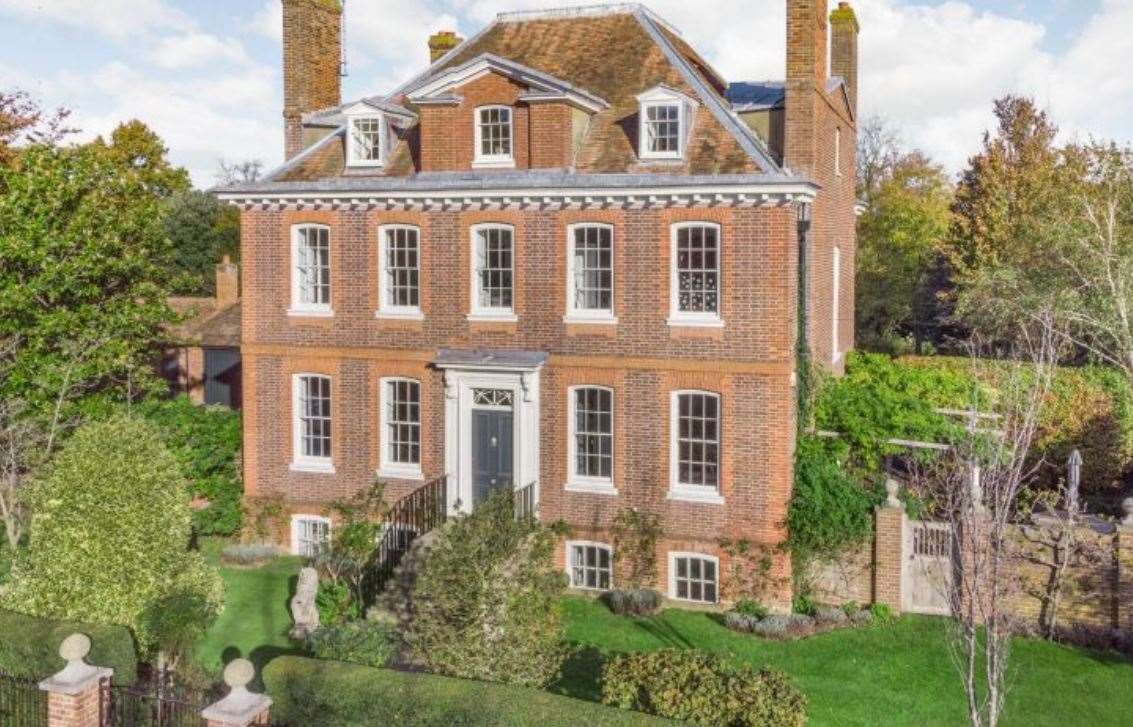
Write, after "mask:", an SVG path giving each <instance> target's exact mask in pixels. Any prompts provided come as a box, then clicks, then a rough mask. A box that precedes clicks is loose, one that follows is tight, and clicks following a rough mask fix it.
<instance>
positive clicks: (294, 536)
mask: <svg viewBox="0 0 1133 727" xmlns="http://www.w3.org/2000/svg"><path fill="white" fill-rule="evenodd" d="M305 520H306V521H310V522H316V523H322V524H324V525H326V526H327V539H328V541H329V539H330V533H331V528H333V527H334V525H333V524H332V523H331V521H330V518H326V517H323V516H322V515H304V514H302V513H295V514H294V515H292V516H291V554H292V555H301V553H300V552H299V529H298V528H297V527H296V526H297V525H298V524H299V523H300V522H303V521H305Z"/></svg>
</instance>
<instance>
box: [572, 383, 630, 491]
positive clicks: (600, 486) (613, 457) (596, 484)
mask: <svg viewBox="0 0 1133 727" xmlns="http://www.w3.org/2000/svg"><path fill="white" fill-rule="evenodd" d="M580 389H600V390H602V391H607V392H609V394H610V477H609V478H605V477H591V476H583V475H579V474H578V460H577V458H576V454H577V451H576V446H577V443H578V442H577V440H576V439H575V435H576V434H577V433H578V432H577V430H576V428H575V425H576V424H577V422H578V418H577V414H576V406H577V403H578V402H577V400H576V397H575V392H577V391H579V390H580ZM617 411H618V402H617V393H616V392H615V391H614V390H613V389H612V388H611V387H609V386H601V385H599V384H578V385H577V386H568V387H567V417H568V423H567V446H566V450H567V481H566V485H565V487H564V489H566V490H567V491H568V492H588V493H591V494H596V495H616V494H618V488H617V486H616V485H615V484H614V472H615V468H616V466H617V442H615V441H614V439H615V437H616V436H617V431H618V427H617V425H616V423H615V420H616V419H617V415H618V414H617Z"/></svg>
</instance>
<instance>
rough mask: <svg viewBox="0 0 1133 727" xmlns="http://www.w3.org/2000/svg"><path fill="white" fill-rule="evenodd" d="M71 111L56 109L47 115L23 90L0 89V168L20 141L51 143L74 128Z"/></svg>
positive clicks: (12, 155) (14, 156) (15, 154)
mask: <svg viewBox="0 0 1133 727" xmlns="http://www.w3.org/2000/svg"><path fill="white" fill-rule="evenodd" d="M70 114H71V112H70V111H68V110H66V109H57V110H56V111H55V112H54V113H51V114H48V113H47V112H45V111H44V110H43V109H42V108H40V106H39V104H37V103H36V102H35V101H34V100H33V99H32V98H31V96H29V95H28V94H27V93H26V92H24V91H18V90H17V91H0V167H2V166H9V165H11V164H12V162H13V161H14V160H15V158H16V156H17V154H18V153H19V151H18V147H19V146H21V145H22V144H54V143H56V142H57V141H59V140H60V139H62V138H63V137H64V136H66V135H67V134H69V133H72V132H73V131H74V129H71V128H69V127H67V126H66V121H67V117H69V116H70Z"/></svg>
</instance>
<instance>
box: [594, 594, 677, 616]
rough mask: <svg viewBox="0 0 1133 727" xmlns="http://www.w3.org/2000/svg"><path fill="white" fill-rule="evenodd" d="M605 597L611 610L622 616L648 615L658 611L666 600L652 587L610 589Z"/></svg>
mask: <svg viewBox="0 0 1133 727" xmlns="http://www.w3.org/2000/svg"><path fill="white" fill-rule="evenodd" d="M604 598H605V601H606V605H607V606H609V607H610V610H611V611H613V612H614V613H616V614H618V615H621V616H648V615H650V614H653V613H656V612H657V609H659V608H661V602H662V601H663V600H664V599H663V598H662V596H661V594H660V593H658V592H657V591H654V590H653V589H652V588H638V589H637V590H633V591H610V592H609V593H607V594H606V595H605V596H604Z"/></svg>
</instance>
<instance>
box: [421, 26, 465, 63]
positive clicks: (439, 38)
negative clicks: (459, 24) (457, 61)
mask: <svg viewBox="0 0 1133 727" xmlns="http://www.w3.org/2000/svg"><path fill="white" fill-rule="evenodd" d="M463 42H464V38H461V37H460V36H459V35H457V34H456V33H454V32H452V31H451V30H442V31H441V32H439V33H434V34H433V35H431V36H429V62H430V63H436V62H437V59H439V58H440V57H441V56H443V55H444V54H445V53H448V52H449V51H450V50H452V49H453V48H455V47H457V46H458V45H460V44H461V43H463Z"/></svg>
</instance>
